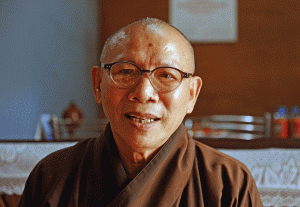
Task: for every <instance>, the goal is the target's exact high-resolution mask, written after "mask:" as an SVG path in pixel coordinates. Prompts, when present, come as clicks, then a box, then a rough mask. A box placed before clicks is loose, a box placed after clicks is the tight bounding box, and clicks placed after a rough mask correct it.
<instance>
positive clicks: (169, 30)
mask: <svg viewBox="0 0 300 207" xmlns="http://www.w3.org/2000/svg"><path fill="white" fill-rule="evenodd" d="M137 28H139V29H142V30H143V31H146V32H148V33H155V34H158V35H160V36H161V37H162V38H167V37H168V36H169V35H170V34H172V35H175V36H177V38H179V39H180V41H182V42H183V45H182V47H185V48H186V50H187V54H188V56H189V61H190V63H189V65H190V66H191V72H192V73H194V71H195V59H194V50H193V47H192V45H191V43H190V42H189V41H188V39H187V38H186V37H185V36H184V35H183V34H182V33H181V32H180V31H179V30H178V29H177V28H175V27H173V26H172V25H170V24H168V23H166V22H164V21H162V20H159V19H155V18H145V19H140V20H138V21H135V22H133V23H131V24H128V25H126V26H125V27H123V28H121V29H119V30H118V31H116V32H114V33H113V34H112V35H110V37H109V38H108V39H107V40H106V42H105V44H104V47H103V51H102V53H101V57H100V61H101V62H103V63H104V62H106V61H107V60H106V59H107V57H108V56H109V55H110V51H111V50H113V49H115V48H116V47H119V46H122V45H125V44H126V43H128V42H129V41H130V40H131V38H134V32H133V31H136V29H137Z"/></svg>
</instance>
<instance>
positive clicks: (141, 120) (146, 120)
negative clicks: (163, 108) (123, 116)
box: [130, 117, 154, 124]
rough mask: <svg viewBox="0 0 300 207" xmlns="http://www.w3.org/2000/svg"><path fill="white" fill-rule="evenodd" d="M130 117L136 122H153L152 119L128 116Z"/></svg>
mask: <svg viewBox="0 0 300 207" xmlns="http://www.w3.org/2000/svg"><path fill="white" fill-rule="evenodd" d="M130 119H132V120H133V121H136V122H140V123H142V124H146V123H151V122H154V119H139V118H135V117H130Z"/></svg>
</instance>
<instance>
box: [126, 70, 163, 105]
mask: <svg viewBox="0 0 300 207" xmlns="http://www.w3.org/2000/svg"><path fill="white" fill-rule="evenodd" d="M128 99H129V100H130V101H138V102H140V103H147V102H153V103H156V102H158V99H159V96H158V93H157V91H156V90H155V89H154V88H153V86H152V84H151V82H150V79H149V74H147V73H146V74H143V76H142V77H141V80H140V82H139V83H138V84H137V85H135V86H134V87H133V88H132V89H131V90H130V92H129V94H128Z"/></svg>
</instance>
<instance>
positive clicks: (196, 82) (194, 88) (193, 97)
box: [186, 76, 202, 114]
mask: <svg viewBox="0 0 300 207" xmlns="http://www.w3.org/2000/svg"><path fill="white" fill-rule="evenodd" d="M201 87H202V79H201V78H200V77H198V76H194V77H192V80H191V82H190V100H189V105H188V109H187V112H186V113H187V114H190V113H192V111H193V109H194V106H195V104H196V101H197V98H198V96H199V94H200V90H201Z"/></svg>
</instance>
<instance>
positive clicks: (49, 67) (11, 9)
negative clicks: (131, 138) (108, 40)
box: [0, 0, 102, 139]
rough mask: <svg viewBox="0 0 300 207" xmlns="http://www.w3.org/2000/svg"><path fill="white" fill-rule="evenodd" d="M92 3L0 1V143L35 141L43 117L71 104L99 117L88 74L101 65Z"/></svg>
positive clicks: (72, 0) (71, 0) (95, 4)
mask: <svg viewBox="0 0 300 207" xmlns="http://www.w3.org/2000/svg"><path fill="white" fill-rule="evenodd" d="M99 2H100V1H96V0H89V1H86V0H25V1H24V0H0V139H33V135H34V133H35V129H36V125H37V121H38V119H39V117H40V115H41V114H42V113H50V114H57V115H59V116H60V115H61V113H62V111H63V110H64V109H65V108H66V107H67V106H68V104H69V103H70V101H71V100H75V102H76V103H77V105H78V107H79V108H80V109H81V110H82V111H83V113H84V116H85V118H89V117H91V118H94V117H99V116H102V111H101V109H100V107H99V106H97V104H96V103H95V101H94V97H93V93H92V84H91V78H90V70H91V67H92V66H93V65H97V64H99V63H98V61H99V57H98V56H99V51H98V44H99V42H100V40H99V31H100V29H99V28H100V21H99V20H100V14H99V4H100V3H99Z"/></svg>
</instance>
